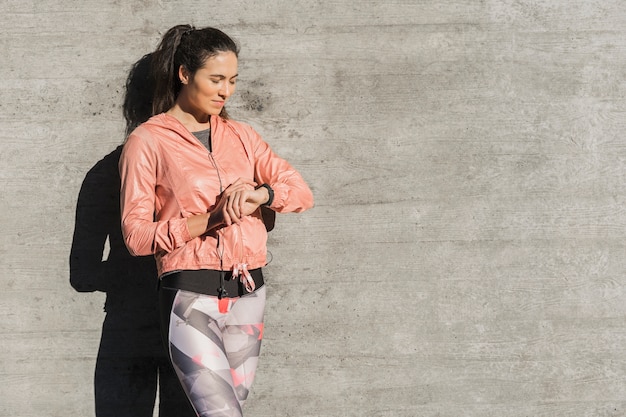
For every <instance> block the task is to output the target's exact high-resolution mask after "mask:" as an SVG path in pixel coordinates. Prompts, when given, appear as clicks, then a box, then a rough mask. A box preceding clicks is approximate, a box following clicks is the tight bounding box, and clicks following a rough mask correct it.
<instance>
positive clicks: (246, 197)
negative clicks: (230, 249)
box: [207, 178, 263, 230]
mask: <svg viewBox="0 0 626 417" xmlns="http://www.w3.org/2000/svg"><path fill="white" fill-rule="evenodd" d="M255 186H256V183H255V182H253V181H249V180H246V179H244V178H239V179H237V181H235V182H233V183H232V184H231V185H229V186H228V187H227V188H226V189H225V190H224V192H223V193H222V195H220V196H219V198H218V201H217V204H216V205H215V208H214V209H213V210H212V211H211V213H210V216H209V224H208V228H207V229H209V230H210V229H212V228H214V227H218V226H219V225H222V224H225V225H226V226H230V225H231V224H233V223H239V222H240V221H241V219H242V218H243V217H244V216H248V215H250V214H252V213H254V211H255V210H256V209H257V208H258V207H259V206H260V205H261V204H263V201H260V200H261V199H262V196H261V193H262V191H261V192H258V190H255V188H254V187H255Z"/></svg>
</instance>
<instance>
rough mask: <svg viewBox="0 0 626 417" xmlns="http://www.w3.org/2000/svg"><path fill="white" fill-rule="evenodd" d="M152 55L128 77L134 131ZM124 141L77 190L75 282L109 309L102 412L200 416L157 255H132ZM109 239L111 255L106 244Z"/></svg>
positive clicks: (147, 107)
mask: <svg viewBox="0 0 626 417" xmlns="http://www.w3.org/2000/svg"><path fill="white" fill-rule="evenodd" d="M149 64H150V55H146V56H144V57H143V58H142V59H140V60H139V61H138V62H136V63H135V64H134V65H133V67H132V69H131V71H130V73H129V75H128V78H127V81H126V96H125V100H124V117H125V118H126V122H127V133H128V132H130V131H132V129H134V127H136V126H137V125H139V124H140V123H142V122H143V121H145V120H147V119H148V117H149V116H150V113H151V105H152V104H151V93H152V91H153V83H152V82H151V80H150V77H149V71H148V69H149ZM121 150H122V145H120V146H118V147H117V148H116V149H115V150H114V151H113V152H111V153H110V154H108V155H106V156H105V157H104V158H103V159H102V160H100V161H99V162H98V163H96V165H94V166H93V167H92V168H91V169H90V170H89V172H88V173H87V175H86V177H85V179H84V181H83V183H82V186H81V190H80V193H79V196H78V202H77V205H76V221H75V228H74V237H73V241H72V248H71V253H70V283H71V285H72V287H73V288H74V289H75V290H76V291H78V292H94V291H102V292H104V293H106V302H105V306H104V309H105V312H106V316H105V319H104V323H103V324H102V335H101V339H100V347H99V349H98V357H97V360H96V369H95V377H94V392H95V409H96V416H97V417H131V416H132V417H144V416H145V417H152V415H153V410H154V407H155V400H156V395H157V390H158V394H159V416H160V417H182V416H195V415H196V414H195V413H194V412H193V409H192V408H191V406H190V405H189V402H188V401H187V398H186V396H185V394H184V392H183V390H182V388H181V386H180V383H179V382H178V380H177V378H176V376H175V374H174V371H173V369H172V367H171V365H170V363H169V360H168V358H167V356H166V354H165V349H164V347H163V346H164V345H163V342H162V340H161V335H160V330H159V315H158V307H157V305H158V304H157V299H158V297H157V286H156V283H157V280H156V276H157V271H156V265H155V261H154V258H153V257H152V256H148V257H133V256H131V255H130V253H129V252H128V250H127V249H126V246H125V244H124V241H123V239H122V232H121V227H120V206H119V193H120V177H119V171H118V161H119V157H120V153H121ZM107 241H108V247H109V251H108V255H106V254H105V256H104V257H105V258H106V259H103V253H104V252H105V250H106V245H107V244H106V242H107Z"/></svg>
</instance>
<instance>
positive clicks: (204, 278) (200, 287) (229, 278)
mask: <svg viewBox="0 0 626 417" xmlns="http://www.w3.org/2000/svg"><path fill="white" fill-rule="evenodd" d="M248 272H250V275H251V276H252V279H253V280H254V284H255V287H256V288H257V289H258V288H261V286H263V284H264V281H263V272H261V268H257V269H251V270H250V271H248ZM222 277H223V278H224V280H223V283H224V289H225V290H226V294H224V296H225V297H231V298H232V297H241V296H242V295H246V294H249V292H248V291H246V288H245V287H244V285H243V284H242V283H241V280H240V279H239V277H233V275H232V273H231V272H230V271H216V270H213V269H199V270H184V271H177V272H173V273H171V274H167V275H164V276H162V277H161V287H163V288H171V289H176V290H184V291H191V292H196V293H199V294H205V295H214V296H218V295H219V294H220V286H221V278H222Z"/></svg>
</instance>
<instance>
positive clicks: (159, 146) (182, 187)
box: [120, 114, 313, 275]
mask: <svg viewBox="0 0 626 417" xmlns="http://www.w3.org/2000/svg"><path fill="white" fill-rule="evenodd" d="M211 137H212V144H213V152H212V154H211V155H210V154H209V151H208V150H207V149H206V147H205V146H204V145H202V143H201V142H200V141H199V140H198V139H196V137H195V136H194V135H193V134H192V133H190V132H189V131H188V130H187V129H186V128H185V127H184V126H183V125H182V124H181V123H180V122H179V121H178V120H177V119H176V118H174V117H172V116H170V115H168V114H159V115H157V116H154V117H152V118H150V120H148V121H147V122H145V123H144V124H142V125H141V126H139V127H138V128H137V129H135V131H133V133H131V135H130V136H129V137H128V140H127V142H126V144H125V145H124V149H123V151H122V155H121V157H120V176H121V180H122V188H121V210H122V232H123V235H124V240H125V242H126V246H127V247H128V250H129V251H130V252H131V253H132V254H133V255H136V256H141V255H149V254H154V255H155V258H156V260H157V267H158V272H159V275H162V274H163V273H166V272H170V271H175V270H183V269H223V270H229V269H232V268H233V266H234V265H237V264H241V263H244V264H247V267H248V269H253V268H258V267H262V266H264V265H265V264H266V240H267V232H266V230H265V225H264V224H263V220H262V218H261V214H260V210H257V212H256V213H254V214H253V215H250V216H247V217H245V218H244V219H243V221H242V222H241V223H240V224H239V225H237V224H233V225H231V226H228V227H224V228H221V229H219V230H218V231H213V232H210V233H209V234H205V235H202V236H200V237H197V238H195V239H191V237H190V235H189V229H188V228H187V221H186V218H187V217H189V216H191V215H194V214H201V213H206V212H208V211H210V210H211V209H212V208H213V206H214V205H215V203H216V199H217V197H218V196H219V195H220V190H223V189H225V188H226V187H228V185H230V184H231V183H233V182H234V181H235V180H237V178H239V177H243V178H248V179H250V180H253V181H256V182H257V183H258V184H263V183H267V184H269V185H270V187H272V189H273V190H274V201H273V202H272V205H271V207H270V208H271V209H273V210H275V211H277V212H280V213H284V212H301V211H303V210H306V209H308V208H311V207H313V195H312V193H311V190H310V189H309V187H308V186H307V184H306V183H305V182H304V180H303V179H302V177H301V176H300V174H299V173H298V172H297V171H296V170H295V169H294V168H293V167H292V166H291V165H290V164H289V163H288V162H287V161H285V160H284V159H281V158H280V157H278V156H277V155H276V154H275V153H274V152H273V151H272V150H271V149H270V147H269V145H268V144H267V143H265V142H264V141H263V140H262V139H261V137H260V136H259V135H258V133H256V132H255V131H254V130H253V129H252V128H251V127H250V126H248V125H246V124H243V123H239V122H235V121H233V120H225V119H222V118H221V117H219V116H212V117H211ZM211 156H212V158H211ZM218 235H219V243H220V247H219V248H218Z"/></svg>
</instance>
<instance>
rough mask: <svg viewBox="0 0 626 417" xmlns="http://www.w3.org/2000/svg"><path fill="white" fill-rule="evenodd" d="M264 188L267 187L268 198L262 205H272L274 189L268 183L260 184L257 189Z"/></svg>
mask: <svg viewBox="0 0 626 417" xmlns="http://www.w3.org/2000/svg"><path fill="white" fill-rule="evenodd" d="M262 188H265V190H267V200H266V202H265V203H262V204H261V205H262V206H267V207H269V206H271V205H272V201H274V190H273V189H272V187H270V186H269V184H267V183H263V184H261V185H258V186H257V187H256V188H255V189H257V190H259V189H262Z"/></svg>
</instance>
